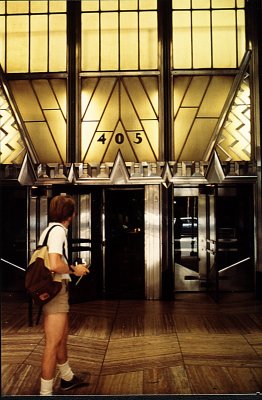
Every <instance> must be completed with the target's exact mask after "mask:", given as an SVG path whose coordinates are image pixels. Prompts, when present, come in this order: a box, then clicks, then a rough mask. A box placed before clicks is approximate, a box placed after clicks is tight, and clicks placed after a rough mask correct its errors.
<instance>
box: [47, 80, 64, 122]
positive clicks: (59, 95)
mask: <svg viewBox="0 0 262 400" xmlns="http://www.w3.org/2000/svg"><path fill="white" fill-rule="evenodd" d="M50 85H51V86H52V90H53V92H54V96H55V97H56V99H57V101H58V104H59V108H60V109H61V111H62V113H63V115H64V117H65V118H66V116H67V112H66V107H67V105H66V100H67V98H66V80H65V79H51V80H50Z"/></svg>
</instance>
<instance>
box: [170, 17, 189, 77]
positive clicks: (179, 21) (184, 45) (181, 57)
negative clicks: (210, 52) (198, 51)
mask: <svg viewBox="0 0 262 400" xmlns="http://www.w3.org/2000/svg"><path fill="white" fill-rule="evenodd" d="M190 27H191V14H190V12H189V11H176V12H173V68H177V69H179V68H191V31H190Z"/></svg>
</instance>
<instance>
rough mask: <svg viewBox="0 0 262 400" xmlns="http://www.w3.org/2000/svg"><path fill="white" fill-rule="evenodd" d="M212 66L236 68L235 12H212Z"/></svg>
mask: <svg viewBox="0 0 262 400" xmlns="http://www.w3.org/2000/svg"><path fill="white" fill-rule="evenodd" d="M212 24H213V31H212V34H213V67H214V68H236V26H235V12H234V11H227V10H225V11H224V10H218V11H215V12H213V13H212Z"/></svg>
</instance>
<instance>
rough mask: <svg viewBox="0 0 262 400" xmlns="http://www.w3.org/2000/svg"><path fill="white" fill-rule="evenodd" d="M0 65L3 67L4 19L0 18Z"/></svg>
mask: <svg viewBox="0 0 262 400" xmlns="http://www.w3.org/2000/svg"><path fill="white" fill-rule="evenodd" d="M0 63H1V65H2V67H3V68H4V67H5V17H0Z"/></svg>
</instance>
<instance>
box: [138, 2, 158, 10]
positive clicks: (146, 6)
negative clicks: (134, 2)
mask: <svg viewBox="0 0 262 400" xmlns="http://www.w3.org/2000/svg"><path fill="white" fill-rule="evenodd" d="M139 9H140V10H156V9H157V0H139Z"/></svg>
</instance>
